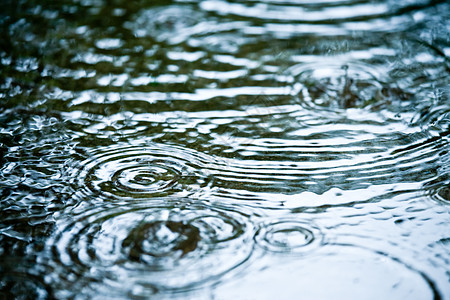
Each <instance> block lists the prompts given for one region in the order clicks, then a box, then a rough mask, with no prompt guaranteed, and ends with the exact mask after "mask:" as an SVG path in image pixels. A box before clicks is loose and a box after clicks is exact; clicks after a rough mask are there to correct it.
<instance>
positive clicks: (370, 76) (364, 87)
mask: <svg viewBox="0 0 450 300" xmlns="http://www.w3.org/2000/svg"><path fill="white" fill-rule="evenodd" d="M288 73H290V74H292V76H294V78H295V82H296V84H295V86H294V90H296V91H298V93H299V97H300V99H301V100H302V101H304V102H305V103H307V104H309V105H311V106H318V107H328V108H343V109H346V108H354V107H366V106H369V105H372V106H373V105H382V104H383V103H386V102H387V101H388V97H387V96H388V95H387V94H386V91H385V87H384V86H385V84H384V83H383V82H385V80H382V76H381V71H379V70H377V69H376V68H375V67H374V66H369V65H365V64H363V63H353V62H352V63H343V64H340V63H335V62H323V63H306V64H300V65H296V66H293V67H291V68H290V69H289V70H288Z"/></svg>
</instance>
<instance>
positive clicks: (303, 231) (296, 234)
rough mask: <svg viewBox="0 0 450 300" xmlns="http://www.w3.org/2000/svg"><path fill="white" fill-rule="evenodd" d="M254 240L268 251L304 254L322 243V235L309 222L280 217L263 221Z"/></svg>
mask: <svg viewBox="0 0 450 300" xmlns="http://www.w3.org/2000/svg"><path fill="white" fill-rule="evenodd" d="M255 241H256V243H257V244H258V245H259V246H261V247H262V248H263V249H265V250H267V251H269V252H278V253H291V254H305V253H307V252H309V251H312V250H314V249H315V248H317V247H319V246H320V245H321V244H322V242H323V235H322V233H321V231H320V229H319V228H318V227H317V226H316V225H314V224H313V223H311V222H308V223H306V222H302V221H298V220H293V219H285V220H283V219H281V220H277V221H272V222H263V223H262V224H261V225H260V226H259V229H258V231H257V232H256V236H255Z"/></svg>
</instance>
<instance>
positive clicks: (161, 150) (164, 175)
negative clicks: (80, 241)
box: [72, 144, 208, 199]
mask: <svg viewBox="0 0 450 300" xmlns="http://www.w3.org/2000/svg"><path fill="white" fill-rule="evenodd" d="M207 159H208V158H205V157H201V156H200V155H198V154H197V153H193V152H190V151H189V150H187V149H182V148H178V147H169V146H165V145H157V144H154V145H150V146H149V145H145V146H124V147H105V148H100V149H97V150H96V151H95V152H93V153H92V154H91V156H90V158H89V159H87V160H85V161H84V162H82V163H81V165H80V166H79V167H78V168H74V171H73V173H74V174H72V177H73V178H74V179H73V182H74V184H75V187H74V188H75V189H79V188H80V187H81V190H82V191H84V193H85V194H86V193H87V194H90V195H92V194H94V195H102V196H105V197H109V198H110V197H114V198H121V199H136V198H151V197H158V196H167V195H171V194H175V193H184V194H186V193H188V192H189V191H190V190H192V189H195V188H196V187H199V185H201V184H202V183H203V181H202V180H204V179H205V178H206V177H207V176H206V175H204V174H202V169H204V168H202V165H203V164H204V163H205V161H206V160H207ZM183 196H185V195H183Z"/></svg>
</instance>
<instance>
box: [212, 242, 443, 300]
mask: <svg viewBox="0 0 450 300" xmlns="http://www.w3.org/2000/svg"><path fill="white" fill-rule="evenodd" d="M321 252H322V253H321V254H320V255H317V256H314V257H310V258H309V259H308V260H303V259H300V260H292V258H291V257H289V258H288V259H286V260H285V261H281V262H278V263H277V264H273V265H271V266H270V267H260V268H259V269H254V270H253V272H250V273H249V274H248V276H246V277H245V278H240V279H239V280H238V281H235V282H230V283H228V284H224V285H221V286H220V287H219V288H218V289H217V290H216V291H215V293H214V295H215V296H216V297H217V298H218V299H236V298H240V299H247V298H248V299H274V298H277V299H296V298H299V297H300V298H302V296H303V295H307V297H306V298H308V299H350V298H351V299H354V298H357V299H382V298H389V299H441V295H440V294H439V291H438V290H437V289H436V287H435V284H434V282H433V281H432V280H431V279H430V278H429V277H427V276H426V275H425V274H424V273H423V272H421V271H420V270H416V269H414V268H413V267H411V266H409V265H408V264H405V263H404V262H402V261H401V260H400V259H398V258H396V257H390V256H388V255H387V254H385V253H382V252H378V251H372V250H370V249H365V248H357V247H351V246H345V245H336V246H328V247H327V248H326V251H321ZM258 287H264V288H263V289H261V288H258ZM368 291H370V292H368Z"/></svg>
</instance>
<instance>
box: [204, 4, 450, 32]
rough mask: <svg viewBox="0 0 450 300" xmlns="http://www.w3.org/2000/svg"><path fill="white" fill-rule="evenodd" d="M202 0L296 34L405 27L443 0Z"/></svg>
mask: <svg viewBox="0 0 450 300" xmlns="http://www.w3.org/2000/svg"><path fill="white" fill-rule="evenodd" d="M404 2H405V3H403V2H402V3H399V2H394V1H386V2H378V3H373V2H368V1H358V0H356V1H355V0H353V1H321V2H319V3H317V2H314V3H312V2H308V3H306V2H304V1H281V2H280V1H251V2H245V3H235V2H230V1H224V0H209V1H203V2H201V4H200V7H201V8H202V9H203V10H205V11H208V12H215V13H217V14H219V15H227V16H235V17H240V18H247V19H258V20H264V21H265V24H264V25H265V26H264V28H263V29H262V30H264V31H266V32H271V33H275V34H278V35H280V36H286V35H288V36H290V35H293V34H299V33H303V34H305V33H314V34H316V35H333V36H336V35H342V34H348V32H349V31H353V32H354V31H371V32H390V31H398V30H404V29H407V28H409V27H410V26H413V25H414V23H415V22H420V21H423V20H424V14H423V11H424V10H426V9H428V8H430V7H432V6H434V5H438V4H441V3H443V2H445V1H420V0H419V1H404Z"/></svg>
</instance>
